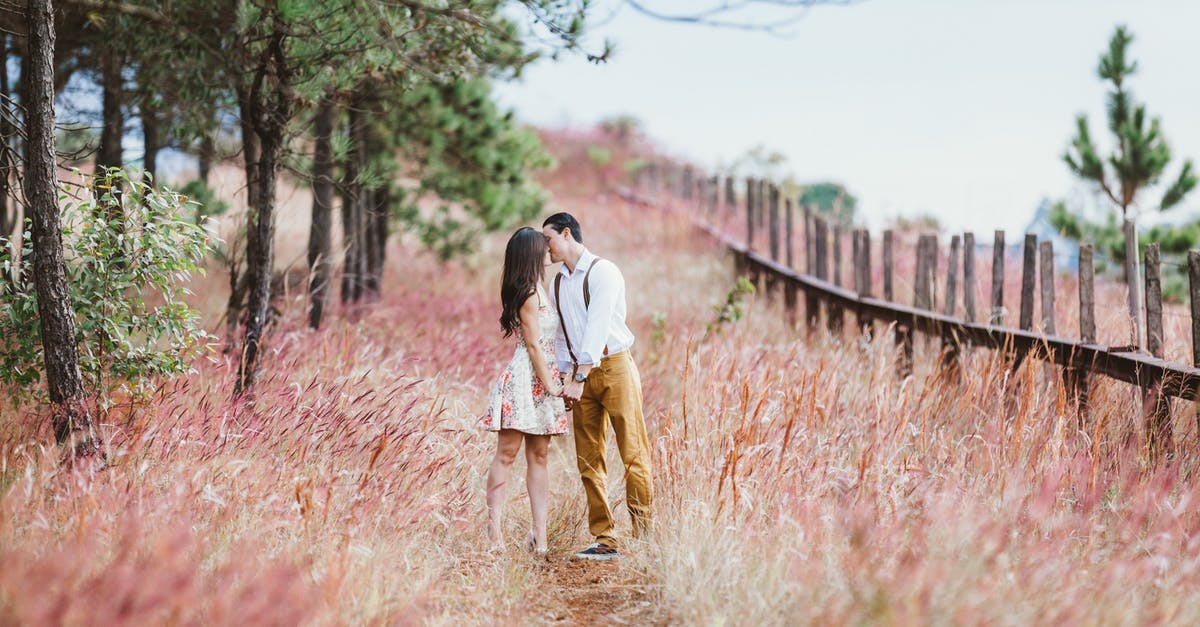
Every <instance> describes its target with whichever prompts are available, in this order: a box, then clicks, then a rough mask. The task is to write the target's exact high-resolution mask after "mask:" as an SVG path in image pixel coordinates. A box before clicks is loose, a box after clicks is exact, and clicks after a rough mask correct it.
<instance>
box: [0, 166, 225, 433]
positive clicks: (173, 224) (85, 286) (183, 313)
mask: <svg viewBox="0 0 1200 627" xmlns="http://www.w3.org/2000/svg"><path fill="white" fill-rule="evenodd" d="M71 188H73V189H70V191H73V192H75V193H77V194H79V195H84V196H87V197H88V199H87V200H84V201H82V202H80V201H76V200H73V199H72V198H71V197H70V196H68V195H67V194H63V195H61V196H60V202H61V203H62V205H63V208H62V218H63V249H64V257H65V263H66V271H67V280H68V285H69V289H70V292H71V293H70V298H71V304H72V308H73V309H74V311H75V315H76V341H77V343H78V347H79V357H80V369H81V370H82V372H83V377H84V381H85V384H86V385H87V386H88V388H89V390H88V391H89V393H90V394H91V395H93V397H94V398H96V399H97V401H98V402H99V404H100V406H101V408H102V409H107V408H108V407H109V405H110V404H111V402H112V401H113V398H114V394H115V393H121V394H122V396H124V397H127V398H130V399H133V398H136V397H138V396H140V395H142V394H143V393H144V392H145V391H146V388H147V386H148V384H149V383H150V381H151V380H152V378H153V377H155V376H159V375H169V374H175V373H180V372H186V371H188V370H189V369H190V364H191V360H192V358H193V357H194V356H195V355H196V354H198V352H199V351H201V350H203V348H204V347H205V346H206V345H207V341H208V339H209V336H208V334H206V333H205V332H204V331H203V330H202V329H201V328H200V327H199V324H198V321H199V314H198V313H197V312H196V311H194V310H193V309H191V308H190V307H189V306H188V305H187V304H186V303H185V302H184V300H183V297H184V296H185V295H186V294H188V293H189V292H188V290H187V288H186V287H185V285H186V283H187V281H188V279H189V277H190V275H191V274H192V273H193V272H201V273H202V272H203V269H202V268H201V267H200V263H201V262H202V261H203V260H204V258H205V256H206V255H207V254H208V252H209V245H208V240H207V234H206V233H205V231H204V229H203V228H202V227H200V226H198V225H196V224H194V223H192V222H191V220H189V219H188V217H187V215H186V214H187V213H188V212H189V211H191V210H192V209H191V208H189V207H188V204H189V203H188V202H187V201H186V200H185V199H184V197H182V196H181V195H179V194H177V193H175V192H171V191H168V190H165V189H157V190H156V189H153V188H151V187H149V186H147V185H146V184H144V183H143V182H142V181H140V180H130V178H129V177H128V176H127V175H126V174H125V173H124V172H123V171H121V170H120V169H112V170H109V171H108V172H106V173H105V174H103V175H99V176H98V177H97V178H96V179H95V180H94V183H93V186H92V189H94V190H95V191H96V192H97V193H100V194H101V195H100V197H99V198H92V193H91V191H90V190H89V189H87V188H84V187H75V186H71ZM26 228H27V229H28V221H27V222H26ZM31 241H32V237H31V234H30V233H29V232H28V230H27V231H26V233H25V237H24V242H25V246H24V251H23V254H22V257H21V258H22V259H29V258H30V256H31V255H32V254H33V248H32V243H31ZM15 263H17V262H16V261H15V260H14V259H13V258H12V254H11V251H10V250H8V249H5V250H3V251H0V266H2V267H3V268H4V271H5V272H6V273H8V272H9V271H10V269H11V268H12V267H13V265H14V264H15ZM37 312H38V307H37V294H36V292H35V291H34V289H33V286H32V285H24V284H22V283H17V284H15V285H14V284H12V283H7V282H6V283H4V284H3V285H0V387H4V388H7V390H6V392H7V393H8V395H9V397H10V398H11V399H13V401H14V403H21V402H28V401H44V400H45V398H44V396H45V392H44V390H43V389H42V386H40V385H38V384H39V383H40V381H41V379H42V376H43V373H42V367H43V363H44V361H43V355H42V341H41V337H40V333H39V331H38V313H37Z"/></svg>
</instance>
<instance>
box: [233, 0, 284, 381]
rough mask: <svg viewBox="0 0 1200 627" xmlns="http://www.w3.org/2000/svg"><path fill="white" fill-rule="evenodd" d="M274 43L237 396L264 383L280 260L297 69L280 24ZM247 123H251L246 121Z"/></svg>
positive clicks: (262, 104) (255, 118)
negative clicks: (283, 165) (283, 174)
mask: <svg viewBox="0 0 1200 627" xmlns="http://www.w3.org/2000/svg"><path fill="white" fill-rule="evenodd" d="M273 21H274V23H275V28H274V30H273V32H272V34H271V41H270V43H269V44H268V48H269V59H268V60H267V61H266V67H265V68H264V69H265V72H262V73H260V74H259V75H260V76H263V77H264V78H262V79H259V82H258V83H257V84H256V85H255V88H254V89H253V90H252V92H251V93H252V94H253V97H252V98H251V99H250V111H249V113H250V118H249V120H250V122H251V123H252V124H253V129H252V130H253V131H254V133H253V134H254V135H255V136H257V138H258V172H257V176H258V178H257V181H256V183H255V185H254V188H253V191H254V201H253V202H252V203H251V205H250V211H249V212H248V215H247V219H248V224H247V229H248V231H247V237H246V264H247V270H248V272H249V273H250V279H249V285H250V298H249V300H248V302H247V303H246V309H247V311H246V314H247V315H246V335H245V342H244V348H243V351H242V359H241V363H240V365H239V367H238V379H237V384H236V386H235V388H234V391H235V393H236V394H238V395H242V394H244V393H246V392H248V391H249V390H250V389H251V388H252V387H253V386H254V383H255V382H256V381H257V379H258V370H259V363H258V362H259V360H258V355H259V343H260V342H261V341H262V338H263V334H264V331H265V330H266V326H267V322H268V320H267V316H268V314H269V313H270V307H271V271H272V269H273V266H274V260H275V250H274V249H275V245H274V244H275V180H276V177H277V175H278V173H279V160H280V157H281V155H282V153H283V147H284V132H285V131H286V130H287V124H288V121H289V120H290V119H291V117H292V109H293V106H294V105H293V94H292V86H291V77H292V71H293V70H292V68H289V67H288V66H287V59H286V58H285V56H286V55H285V53H284V37H285V35H284V33H283V32H282V31H281V30H280V26H279V22H278V21H277V20H273ZM243 124H245V122H243Z"/></svg>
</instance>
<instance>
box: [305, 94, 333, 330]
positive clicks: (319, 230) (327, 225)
mask: <svg viewBox="0 0 1200 627" xmlns="http://www.w3.org/2000/svg"><path fill="white" fill-rule="evenodd" d="M336 120H337V108H336V107H335V106H334V102H333V98H332V96H331V95H329V94H326V96H325V97H324V98H321V102H320V103H319V104H318V105H317V116H316V143H315V146H314V148H313V171H312V177H313V183H312V186H313V207H312V227H311V229H310V230H309V232H308V272H309V279H308V295H309V302H310V306H309V310H308V325H309V326H310V327H312V328H314V329H319V328H321V316H322V315H323V314H324V312H325V306H326V304H327V303H328V302H329V268H330V266H331V265H332V264H331V261H332V260H331V259H330V256H329V255H330V252H331V249H332V247H333V231H332V228H331V226H332V224H331V222H332V217H333V215H332V214H333V127H334V123H335V121H336Z"/></svg>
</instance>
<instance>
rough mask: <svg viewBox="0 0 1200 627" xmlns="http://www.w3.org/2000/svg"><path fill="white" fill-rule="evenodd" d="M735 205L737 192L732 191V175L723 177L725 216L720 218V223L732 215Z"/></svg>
mask: <svg viewBox="0 0 1200 627" xmlns="http://www.w3.org/2000/svg"><path fill="white" fill-rule="evenodd" d="M735 207H737V194H735V193H734V191H733V177H732V176H727V177H725V210H724V214H725V216H724V218H723V219H722V220H721V222H722V223H725V222H726V221H727V220H729V217H730V216H732V215H733V212H734V208H735Z"/></svg>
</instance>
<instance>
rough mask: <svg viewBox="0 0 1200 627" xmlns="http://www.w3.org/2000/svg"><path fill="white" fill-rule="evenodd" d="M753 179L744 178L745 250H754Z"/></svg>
mask: <svg viewBox="0 0 1200 627" xmlns="http://www.w3.org/2000/svg"><path fill="white" fill-rule="evenodd" d="M755 187H757V186H756V185H755V184H754V179H752V178H750V177H746V250H747V251H751V250H754V189H755Z"/></svg>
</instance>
